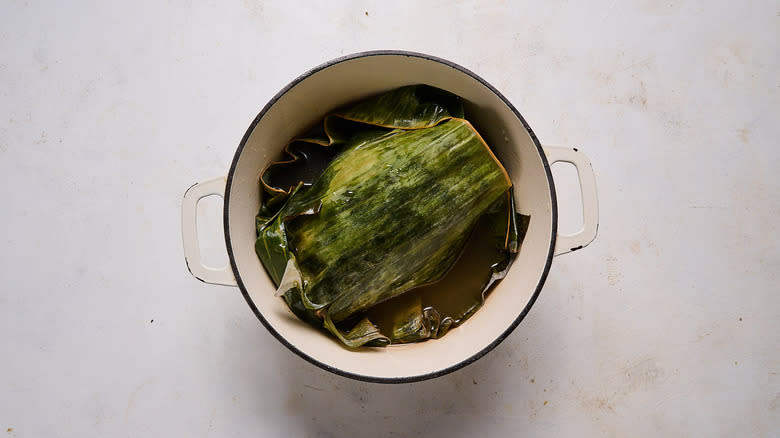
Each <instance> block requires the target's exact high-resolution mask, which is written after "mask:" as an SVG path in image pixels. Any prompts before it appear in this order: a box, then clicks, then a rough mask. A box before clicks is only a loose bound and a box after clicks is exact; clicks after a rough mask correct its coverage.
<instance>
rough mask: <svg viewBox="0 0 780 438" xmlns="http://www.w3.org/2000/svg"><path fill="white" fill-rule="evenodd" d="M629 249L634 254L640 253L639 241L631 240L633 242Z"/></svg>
mask: <svg viewBox="0 0 780 438" xmlns="http://www.w3.org/2000/svg"><path fill="white" fill-rule="evenodd" d="M628 249H629V250H630V251H631V253H632V254H635V255H639V253H640V252H641V250H640V249H639V241H638V240H634V241H633V242H631V244H629V245H628Z"/></svg>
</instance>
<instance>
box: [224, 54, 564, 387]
mask: <svg viewBox="0 0 780 438" xmlns="http://www.w3.org/2000/svg"><path fill="white" fill-rule="evenodd" d="M386 55H394V56H408V57H414V58H422V59H426V60H430V61H435V62H438V63H441V64H444V65H447V66H449V67H451V68H454V69H456V70H459V71H460V72H462V73H465V74H467V75H469V76H471V77H472V78H474V79H476V80H477V81H478V82H480V83H481V84H482V85H484V86H485V87H487V88H488V89H489V90H490V91H492V92H493V93H494V94H495V95H496V96H497V97H498V98H499V99H501V101H503V102H504V104H506V106H507V107H509V109H510V110H512V113H514V115H515V117H517V118H518V120H520V122H521V123H522V124H523V127H525V129H526V130H527V131H528V133H529V134H530V136H531V139H532V140H533V142H534V145H535V146H536V149H537V152H538V153H539V156H540V157H541V159H542V163H543V165H544V171H545V174H546V175H547V183H548V187H549V190H550V197H551V200H552V207H553V208H552V235H551V236H550V248H549V250H548V253H547V260H546V262H545V266H544V270H543V271H542V275H541V277H540V278H539V282H538V284H537V285H536V290H535V291H534V294H533V296H532V297H531V299H530V300H529V301H528V304H526V306H525V308H524V309H523V311H522V312H520V314H519V315H518V316H517V318H516V319H515V320H514V321H513V322H512V324H510V325H509V327H507V329H506V330H504V332H503V333H502V334H501V335H500V336H498V337H497V338H496V339H495V340H493V342H491V343H490V344H489V345H488V346H486V347H485V348H483V349H482V350H480V351H479V352H477V353H475V354H474V355H472V356H471V357H469V358H467V359H465V360H463V361H461V362H459V363H457V364H455V365H452V366H449V367H447V368H444V369H442V370H439V371H435V372H432V373H427V374H420V375H416V376H408V377H375V376H367V375H363V374H356V373H351V372H348V371H344V370H342V369H339V368H336V367H332V366H330V365H328V364H325V363H323V362H320V361H318V360H317V359H315V358H313V357H311V356H309V355H307V354H306V353H304V352H303V351H301V350H300V349H298V348H297V347H296V346H295V345H293V344H291V343H290V342H289V341H287V340H286V339H285V338H284V337H283V336H282V335H280V334H279V333H278V332H277V331H276V330H275V329H274V328H273V327H272V326H271V324H269V323H268V321H267V320H266V319H265V318H264V317H263V315H262V313H260V311H259V310H258V309H257V306H255V304H254V302H253V301H252V298H251V297H250V296H249V292H248V291H247V289H246V286H244V282H243V281H242V279H241V273H240V272H239V271H238V267H237V266H236V261H235V257H234V255H233V248H232V245H231V243H230V221H229V220H228V210H229V206H230V189H231V186H232V183H233V174H234V173H235V170H236V165H237V164H238V159H239V157H240V156H241V153H242V152H243V150H244V146H245V145H246V142H247V140H248V139H249V136H250V135H251V134H252V132H253V131H254V129H255V126H257V124H258V123H259V122H260V120H261V119H262V118H263V116H264V115H265V114H266V113H267V112H268V110H269V109H270V108H271V107H272V106H273V105H274V104H275V103H276V102H277V101H278V100H279V99H280V98H281V97H282V96H284V95H285V94H286V93H287V92H288V91H289V90H290V89H291V88H293V87H294V86H295V85H297V84H298V83H299V82H301V81H303V80H304V79H306V78H308V77H309V76H311V75H313V74H314V73H317V72H318V71H320V70H324V69H326V68H328V67H331V66H333V65H336V64H339V63H342V62H345V61H350V60H353V59H356V58H365V57H369V56H386ZM224 198H225V202H224V208H223V222H224V230H225V245H226V246H227V253H228V259H229V260H230V266H231V268H232V270H233V275H234V276H235V278H236V283H237V284H238V287H239V289H240V290H241V294H242V295H243V296H244V299H245V300H246V302H247V304H249V307H250V308H251V309H252V311H253V312H254V314H255V316H257V318H258V319H259V320H260V322H261V323H262V324H263V325H264V326H265V328H266V329H268V331H269V332H270V333H271V334H272V335H273V336H274V337H275V338H276V339H277V340H279V342H281V343H282V344H283V345H284V346H286V347H287V348H289V349H290V350H291V351H292V352H294V353H295V354H297V355H298V356H300V357H302V358H303V359H305V360H307V361H309V362H310V363H312V364H314V365H316V366H318V367H320V368H322V369H324V370H327V371H330V372H332V373H334V374H338V375H341V376H344V377H348V378H351V379H355V380H361V381H365V382H375V383H411V382H419V381H422V380H428V379H432V378H436V377H440V376H443V375H445V374H449V373H451V372H453V371H456V370H459V369H461V368H463V367H465V366H466V365H469V364H471V363H472V362H474V361H476V360H477V359H479V358H481V357H482V356H484V355H485V354H487V353H488V352H489V351H491V350H492V349H494V348H495V347H496V346H497V345H498V344H500V343H501V342H502V341H503V340H504V339H506V338H507V337H508V336H509V334H510V333H512V331H514V329H515V328H516V327H517V326H518V325H519V324H520V322H521V321H522V320H523V318H525V316H526V315H527V314H528V312H529V311H530V310H531V307H532V306H533V304H534V303H535V302H536V299H537V298H538V297H539V293H540V292H541V290H542V287H543V286H544V282H545V280H546V279H547V274H548V273H549V272H550V265H551V264H552V258H553V252H554V249H555V237H556V235H557V230H558V201H557V199H556V196H555V185H554V183H553V178H552V173H551V172H550V165H549V163H548V161H547V157H546V155H545V153H544V150H543V149H542V145H541V144H540V143H539V139H538V138H536V134H534V132H533V131H532V130H531V127H530V126H528V123H527V122H526V121H525V119H524V118H523V116H522V115H520V112H519V111H517V109H516V108H515V107H514V106H513V105H512V104H511V103H510V102H509V101H508V100H507V99H506V98H505V97H504V95H502V94H501V93H500V92H499V91H498V90H497V89H496V88H495V87H493V86H492V85H490V84H489V83H488V82H487V81H485V80H484V79H482V78H481V77H480V76H478V75H477V74H475V73H474V72H472V71H470V70H468V69H466V68H465V67H462V66H460V65H458V64H455V63H453V62H451V61H447V60H445V59H442V58H438V57H435V56H431V55H426V54H423V53H417V52H409V51H404V50H373V51H367V52H358V53H353V54H350V55H346V56H342V57H339V58H336V59H332V60H330V61H327V62H325V63H323V64H320V65H318V66H317V67H314V68H312V69H311V70H309V71H307V72H305V73H303V74H302V75H300V76H298V77H297V78H295V79H294V80H293V81H292V82H290V83H289V84H287V86H285V87H284V88H282V90H281V91H279V92H278V93H276V95H275V96H274V97H273V98H272V99H271V100H270V101H269V102H268V103H267V104H266V105H265V106H264V107H263V109H262V110H261V111H260V113H259V114H258V115H257V117H255V119H254V121H252V124H251V125H249V128H248V129H247V131H246V133H245V134H244V137H243V138H242V139H241V143H239V145H238V148H237V149H236V153H235V155H234V156H233V162H232V163H231V165H230V170H229V172H228V176H227V183H226V184H225V197H224Z"/></svg>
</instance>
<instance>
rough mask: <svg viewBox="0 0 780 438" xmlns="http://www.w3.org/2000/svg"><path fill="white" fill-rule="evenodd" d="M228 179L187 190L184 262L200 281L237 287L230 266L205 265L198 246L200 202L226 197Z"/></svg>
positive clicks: (183, 223)
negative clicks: (213, 196) (214, 266)
mask: <svg viewBox="0 0 780 438" xmlns="http://www.w3.org/2000/svg"><path fill="white" fill-rule="evenodd" d="M226 181H227V180H226V178H225V177H224V176H221V177H219V178H214V179H210V180H208V181H203V182H200V183H197V184H195V185H193V186H192V187H190V188H189V189H187V191H186V192H185V193H184V200H183V201H182V203H181V237H182V240H183V241H184V261H185V262H187V268H188V269H189V270H190V273H191V274H192V275H193V276H194V277H195V278H197V279H198V280H200V281H203V282H204V283H211V284H222V285H225V286H235V285H236V279H235V277H234V276H233V271H232V270H231V269H230V265H229V264H228V265H226V266H224V267H222V268H212V267H210V266H206V265H204V264H203V260H201V257H200V245H199V244H198V202H199V201H200V200H201V199H203V198H205V197H206V196H211V195H217V196H221V197H223V198H224V197H225V183H226Z"/></svg>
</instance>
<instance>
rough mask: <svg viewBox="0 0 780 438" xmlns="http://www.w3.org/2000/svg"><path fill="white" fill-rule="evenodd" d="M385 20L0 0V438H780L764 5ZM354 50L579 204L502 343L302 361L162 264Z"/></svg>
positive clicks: (412, 13)
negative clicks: (466, 96)
mask: <svg viewBox="0 0 780 438" xmlns="http://www.w3.org/2000/svg"><path fill="white" fill-rule="evenodd" d="M395 3H397V2H366V3H362V2H332V1H328V2H305V4H303V3H302V4H300V5H298V6H297V7H294V6H290V5H289V3H288V2H284V3H283V2H258V1H253V0H243V1H223V2H216V1H209V2H191V1H179V0H173V1H169V2H157V1H141V2H120V1H94V2H88V1H84V0H78V1H72V2H38V1H32V0H31V1H21V0H8V1H6V2H4V3H3V6H2V14H0V15H1V17H0V178H1V179H0V181H2V187H3V189H2V194H3V196H2V198H3V204H4V206H5V207H4V209H3V210H4V211H5V213H4V214H3V215H2V217H0V230H2V231H0V237H2V242H1V243H2V250H0V279H2V287H0V436H9V437H12V436H16V437H57V436H68V437H69V436H103V437H149V436H186V437H198V436H253V437H254V436H269V437H273V436H301V437H340V436H371V437H377V436H486V437H487V436H491V437H492V436H540V437H542V436H543V437H570V436H593V437H603V436H606V437H611V436H614V437H625V436H643V437H657V436H668V437H684V436H723V437H730V436H756V437H776V436H780V328H779V327H778V326H779V325H780V287H778V278H777V276H778V272H780V248H779V247H778V244H779V240H780V238H779V237H778V236H779V235H780V234H778V231H779V230H778V223H780V221H779V220H778V215H780V187H779V186H780V184H779V177H778V172H780V147H779V145H778V139H780V8H779V7H778V3H777V2H775V1H754V2H747V3H745V4H737V3H734V2H726V1H718V2H714V1H713V2H692V1H683V2H678V1H650V0H644V1H636V2H618V1H595V2H581V4H579V5H578V4H576V3H577V2H452V1H440V2H425V4H424V5H423V4H421V3H419V2H408V3H403V4H395ZM543 4H544V5H545V6H544V7H541V6H540V5H543ZM370 49H403V50H412V51H419V52H424V53H428V54H431V55H435V56H438V57H442V58H445V59H449V60H451V61H453V62H455V63H458V64H461V65H463V66H465V67H466V68H468V69H471V70H473V71H474V72H476V73H477V74H479V75H481V76H482V77H484V78H485V79H486V80H487V81H488V82H490V83H491V84H493V85H494V86H495V87H496V88H498V89H499V90H501V91H502V92H503V93H504V94H505V96H506V97H507V98H508V99H509V100H510V101H512V102H513V103H514V104H515V106H516V107H517V108H518V109H519V110H520V112H521V113H522V114H523V116H524V117H525V118H526V119H527V120H528V122H529V123H530V125H531V127H532V128H533V129H534V131H535V132H536V134H537V135H538V137H539V138H540V139H541V141H542V142H543V143H545V144H557V145H569V146H577V147H579V148H580V150H582V151H584V152H585V153H587V154H588V155H589V157H590V158H591V160H592V162H593V166H594V168H595V171H596V177H597V183H598V188H599V197H600V199H599V201H600V213H601V228H600V234H599V236H598V238H597V240H596V241H595V242H594V243H593V244H592V245H591V246H589V247H587V248H585V249H583V250H582V251H578V252H575V253H572V254H567V255H564V256H560V257H557V258H556V259H555V260H554V262H553V266H552V270H551V272H550V275H549V278H548V280H547V283H546V285H545V288H544V290H543V291H542V294H541V296H540V297H539V300H538V301H537V303H536V304H535V306H534V307H533V308H532V310H531V312H530V314H529V315H528V317H527V318H526V319H525V320H524V321H523V323H522V324H520V326H519V327H518V328H517V329H516V330H515V331H514V332H513V333H512V335H511V336H510V337H509V338H508V339H507V340H506V341H504V342H503V343H502V344H501V345H499V346H498V347H497V348H496V349H495V350H493V351H492V352H491V353H489V354H488V355H487V356H485V357H484V358H482V359H480V360H479V361H477V362H476V363H474V364H472V365H470V366H468V367H466V368H464V369H462V370H460V371H457V372H455V373H453V374H450V375H447V376H444V377H441V378H437V379H434V380H429V381H425V382H421V383H414V384H403V385H380V384H370V383H362V382H357V381H352V380H349V379H346V378H342V377H339V376H335V375H332V374H329V373H327V372H326V371H323V370H321V369H319V368H317V367H315V366H313V365H310V364H309V363H307V362H305V361H303V360H302V359H300V358H299V357H297V356H296V355H294V354H293V353H291V352H289V351H288V350H286V349H285V347H283V346H282V345H281V344H280V343H279V342H277V341H276V339H274V338H273V337H272V336H271V335H270V334H269V333H268V332H267V331H266V329H265V328H263V326H262V325H261V324H260V322H259V321H258V320H257V319H256V318H255V316H254V315H253V314H252V312H251V311H250V309H249V307H248V306H247V305H246V303H245V301H244V299H243V297H242V296H241V294H240V293H239V292H238V290H237V289H235V288H228V287H218V286H210V285H206V284H203V283H201V282H199V281H197V280H195V279H194V278H192V277H191V276H190V274H189V273H188V272H187V269H186V267H185V264H184V260H183V256H182V244H181V230H180V206H181V198H182V195H183V193H184V191H185V189H186V188H187V187H189V186H190V185H191V184H193V183H195V182H197V181H201V180H205V179H208V178H211V177H215V176H220V175H224V174H225V173H226V172H227V170H228V166H229V164H230V160H231V159H232V156H233V153H234V152H235V148H236V146H237V145H238V143H239V140H240V138H241V137H242V136H243V134H244V131H245V130H246V128H247V127H248V125H249V123H250V122H251V120H252V119H253V118H254V117H255V115H256V114H257V113H258V111H259V110H260V109H261V107H262V106H263V105H264V104H265V103H266V102H267V101H268V100H269V99H270V98H271V97H272V96H273V95H274V94H275V93H276V92H277V91H279V90H280V89H281V88H282V87H283V86H284V85H286V84H287V83H288V82H289V81H290V80H292V79H293V78H294V77H296V76H297V75H299V74H301V73H303V72H304V71H306V70H307V69H309V68H311V67H313V66H315V65H317V64H320V63H321V62H324V61H327V60H329V59H331V58H335V57H338V56H341V55H344V54H349V53H353V52H358V51H362V50H370ZM558 175H560V176H561V178H562V182H561V184H560V185H561V188H560V190H561V210H562V214H563V215H564V218H563V221H562V222H563V224H564V225H565V226H566V224H567V223H569V224H570V223H571V222H572V221H571V220H569V219H567V218H571V217H572V215H573V211H575V208H573V207H572V205H573V204H574V202H575V201H574V200H573V197H572V196H571V193H572V192H573V187H572V185H571V184H566V179H565V177H566V175H567V174H566V173H565V172H559V173H558ZM569 181H570V179H569ZM219 205H220V204H219V203H218V202H216V201H210V202H208V203H206V205H205V208H202V209H201V219H202V222H203V224H204V226H203V227H202V229H201V234H202V236H203V239H204V240H205V241H206V245H205V246H206V247H207V258H210V259H211V260H212V261H213V262H215V263H218V262H220V261H222V262H224V260H225V259H226V256H225V255H224V253H221V252H220V250H221V249H220V247H219V243H220V238H221V234H220V230H219V226H220V225H219V211H218V208H219ZM222 251H224V250H222Z"/></svg>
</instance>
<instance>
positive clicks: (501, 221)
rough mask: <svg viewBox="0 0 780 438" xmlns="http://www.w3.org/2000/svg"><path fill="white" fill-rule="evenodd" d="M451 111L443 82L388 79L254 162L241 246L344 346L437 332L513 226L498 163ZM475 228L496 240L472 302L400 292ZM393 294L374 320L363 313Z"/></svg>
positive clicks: (436, 273) (492, 277)
mask: <svg viewBox="0 0 780 438" xmlns="http://www.w3.org/2000/svg"><path fill="white" fill-rule="evenodd" d="M463 117H464V111H463V106H462V102H461V100H460V98H459V97H457V96H455V95H453V94H450V93H448V92H446V91H443V90H439V89H436V88H433V87H429V86H425V85H417V86H409V87H402V88H399V89H396V90H393V91H390V92H388V93H385V94H383V95H380V96H377V97H374V98H370V99H367V100H365V101H362V102H359V103H357V104H355V105H353V106H351V107H349V108H347V109H344V110H341V111H337V112H335V113H333V114H330V115H328V116H326V117H325V118H324V120H323V122H322V125H321V126H319V127H317V128H315V129H314V130H313V131H312V132H310V133H308V134H307V135H305V136H302V137H301V138H299V139H296V140H294V141H292V142H291V143H290V144H289V145H288V146H287V147H286V148H285V157H284V159H283V160H281V161H279V162H276V163H272V164H271V165H269V166H268V167H267V168H266V169H264V170H263V171H262V173H261V177H260V183H261V186H262V191H263V204H262V207H261V209H260V212H259V213H258V215H257V217H256V225H257V234H258V237H257V241H256V242H255V250H256V252H257V254H258V256H259V258H260V260H261V262H262V263H263V266H264V267H265V268H266V270H267V272H268V273H269V275H270V277H271V279H272V280H273V281H274V283H275V284H276V285H277V286H278V290H277V295H280V296H282V297H284V300H285V301H286V303H287V305H288V306H289V307H290V309H291V310H292V311H293V312H294V313H295V314H296V315H297V316H298V317H300V318H301V319H303V320H305V321H308V322H309V323H312V324H314V325H317V326H319V327H323V328H325V329H326V330H327V331H328V332H330V333H332V334H333V335H334V336H336V338H338V339H339V340H340V341H341V342H342V343H343V344H344V345H346V346H348V347H359V346H364V345H367V346H385V345H387V344H389V343H391V342H393V343H402V342H412V341H417V340H424V339H428V338H436V337H441V336H443V335H444V334H445V333H446V332H447V330H448V329H449V328H450V327H452V326H455V325H457V324H459V323H460V322H462V321H463V320H465V319H466V318H468V316H470V315H471V314H472V313H473V312H474V311H476V309H477V308H479V306H481V304H482V301H483V300H484V294H485V292H486V291H487V290H488V289H489V288H490V286H491V285H492V284H493V283H495V281H497V280H498V279H500V278H501V277H502V276H503V275H504V274H505V271H506V269H507V268H508V266H509V263H511V259H512V255H513V254H514V253H516V252H517V250H518V247H519V244H520V241H521V240H522V232H523V230H520V228H522V226H521V227H520V228H518V218H519V217H520V216H518V215H516V213H515V210H514V204H513V199H512V194H511V193H512V192H511V180H510V179H509V176H508V175H507V173H506V171H505V170H504V168H503V166H502V165H501V163H500V162H499V161H498V159H497V158H496V157H495V155H493V153H492V152H491V150H490V149H489V147H488V146H487V144H486V143H485V142H484V140H483V139H482V138H481V137H480V135H479V134H478V133H477V131H476V130H475V129H474V127H473V126H472V125H471V124H470V123H469V122H468V121H467V120H466V119H464V118H463ZM502 206H505V207H506V208H504V209H503V210H502V209H501V207H502ZM485 218H488V219H487V220H486V219H485ZM480 219H482V220H483V222H486V223H487V224H488V225H487V228H486V229H487V230H488V231H489V233H487V235H486V236H476V237H475V236H473V235H472V234H474V233H473V232H474V229H475V225H476V224H477V223H478V222H479V221H480ZM521 222H525V223H526V224H527V220H526V219H525V218H521ZM521 225H522V224H521ZM483 228H484V227H483ZM482 237H484V238H485V239H486V241H487V242H488V243H489V244H491V245H493V246H495V247H496V248H495V249H496V251H495V252H494V253H493V255H492V258H493V261H492V262H491V265H490V266H489V269H488V270H487V272H485V273H483V274H482V275H483V276H487V278H486V280H485V281H482V282H481V283H482V284H481V287H480V289H479V290H478V291H477V292H479V298H478V299H476V300H475V302H474V303H473V305H469V306H467V309H465V310H461V311H458V312H456V313H458V314H456V315H454V316H445V317H442V315H441V314H439V312H438V311H437V310H436V309H435V308H433V307H425V306H424V305H423V302H422V298H421V297H422V296H421V295H419V294H414V293H410V292H415V291H418V290H420V288H424V287H425V286H428V285H432V284H435V283H436V282H438V281H439V280H441V279H442V278H443V277H444V276H445V274H447V273H448V271H449V270H450V269H451V268H452V266H453V265H454V264H455V263H456V261H458V260H459V257H460V255H461V253H462V251H463V248H464V246H466V243H467V242H469V241H470V239H471V240H474V239H475V238H476V239H479V238H482ZM400 297H403V299H404V300H405V302H404V303H403V304H402V305H401V306H400V307H399V310H398V311H397V312H396V314H395V315H394V316H393V322H392V324H391V326H390V328H388V329H385V330H384V332H383V331H382V330H380V328H379V326H378V325H377V324H375V323H374V322H373V321H372V320H371V319H370V317H368V316H367V315H369V314H370V312H369V311H370V310H371V309H372V308H375V306H377V305H378V304H380V303H384V302H391V301H393V300H394V299H399V298H400Z"/></svg>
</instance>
